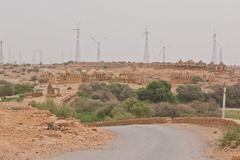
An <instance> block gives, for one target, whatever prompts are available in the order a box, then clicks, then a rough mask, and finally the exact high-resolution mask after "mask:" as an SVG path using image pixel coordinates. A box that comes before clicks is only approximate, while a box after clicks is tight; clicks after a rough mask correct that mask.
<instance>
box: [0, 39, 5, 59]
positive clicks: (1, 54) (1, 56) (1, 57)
mask: <svg viewBox="0 0 240 160" xmlns="http://www.w3.org/2000/svg"><path fill="white" fill-rule="evenodd" d="M0 64H4V59H3V42H2V41H0Z"/></svg>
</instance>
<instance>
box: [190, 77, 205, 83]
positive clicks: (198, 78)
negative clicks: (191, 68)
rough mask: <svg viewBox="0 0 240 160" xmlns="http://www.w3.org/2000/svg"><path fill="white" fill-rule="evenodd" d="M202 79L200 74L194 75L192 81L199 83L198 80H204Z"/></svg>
mask: <svg viewBox="0 0 240 160" xmlns="http://www.w3.org/2000/svg"><path fill="white" fill-rule="evenodd" d="M202 81H203V79H202V77H200V76H193V77H192V83H193V84H197V83H198V82H202Z"/></svg>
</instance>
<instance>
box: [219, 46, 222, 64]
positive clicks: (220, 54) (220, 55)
mask: <svg viewBox="0 0 240 160" xmlns="http://www.w3.org/2000/svg"><path fill="white" fill-rule="evenodd" d="M219 60H220V63H223V49H222V47H221V48H220V53H219Z"/></svg>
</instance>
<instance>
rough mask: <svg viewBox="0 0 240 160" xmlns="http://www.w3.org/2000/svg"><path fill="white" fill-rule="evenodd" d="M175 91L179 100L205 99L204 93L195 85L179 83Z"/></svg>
mask: <svg viewBox="0 0 240 160" xmlns="http://www.w3.org/2000/svg"><path fill="white" fill-rule="evenodd" d="M176 91H177V98H178V100H179V101H180V102H192V101H196V100H198V101H205V93H204V92H203V91H202V89H201V88H200V87H199V86H197V85H192V84H187V85H180V86H179V87H178V88H177V90H176Z"/></svg>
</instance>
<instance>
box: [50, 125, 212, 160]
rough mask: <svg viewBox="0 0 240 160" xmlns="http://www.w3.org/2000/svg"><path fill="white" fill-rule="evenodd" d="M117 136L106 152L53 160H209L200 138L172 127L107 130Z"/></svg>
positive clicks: (136, 126) (78, 153)
mask: <svg viewBox="0 0 240 160" xmlns="http://www.w3.org/2000/svg"><path fill="white" fill-rule="evenodd" d="M105 129H107V130H110V131H114V132H116V133H117V134H118V138H117V140H115V141H114V142H112V143H111V144H109V145H108V146H107V147H106V148H105V149H101V150H95V151H80V152H74V153H66V154H64V155H62V156H60V157H57V158H54V160H209V159H208V158H206V157H205V156H204V151H203V148H204V147H205V145H206V144H204V142H203V141H201V139H199V138H198V136H196V135H194V134H193V133H189V132H187V131H184V130H181V129H176V128H174V127H171V126H170V125H169V126H168V125H132V126H117V127H106V128H105Z"/></svg>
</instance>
